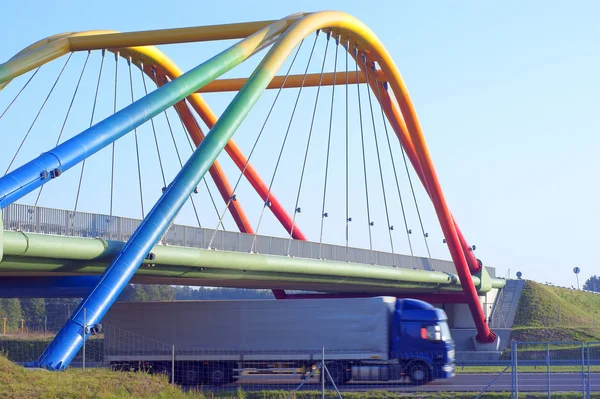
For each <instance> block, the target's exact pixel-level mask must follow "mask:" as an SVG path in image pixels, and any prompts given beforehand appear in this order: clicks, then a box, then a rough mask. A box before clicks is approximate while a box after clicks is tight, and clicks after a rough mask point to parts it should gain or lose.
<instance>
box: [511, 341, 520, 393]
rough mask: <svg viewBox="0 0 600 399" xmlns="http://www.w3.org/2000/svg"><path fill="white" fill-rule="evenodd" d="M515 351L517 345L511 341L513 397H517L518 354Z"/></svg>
mask: <svg viewBox="0 0 600 399" xmlns="http://www.w3.org/2000/svg"><path fill="white" fill-rule="evenodd" d="M517 351H518V345H517V341H513V351H512V352H513V372H514V374H513V376H514V377H513V378H514V382H513V387H514V391H513V392H514V396H513V397H514V399H519V371H518V368H519V363H518V356H517Z"/></svg>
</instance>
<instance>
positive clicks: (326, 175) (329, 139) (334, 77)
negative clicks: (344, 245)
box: [319, 36, 340, 259]
mask: <svg viewBox="0 0 600 399" xmlns="http://www.w3.org/2000/svg"><path fill="white" fill-rule="evenodd" d="M339 45H340V37H339V36H338V37H337V38H336V39H335V62H334V64H333V86H332V87H331V107H330V112H329V132H328V135H327V157H326V160H325V181H324V182H323V206H322V207H321V233H320V235H319V259H323V226H324V222H325V217H326V216H325V215H326V213H325V202H326V201H325V200H326V198H327V178H328V177H329V173H328V172H329V155H330V149H331V131H332V128H333V104H334V99H335V79H336V76H337V61H338V49H339ZM319 83H320V82H319Z"/></svg>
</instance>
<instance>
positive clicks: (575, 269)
mask: <svg viewBox="0 0 600 399" xmlns="http://www.w3.org/2000/svg"><path fill="white" fill-rule="evenodd" d="M580 271H581V269H579V268H578V267H577V266H575V267H574V268H573V273H575V277H577V290H578V291H579V272H580Z"/></svg>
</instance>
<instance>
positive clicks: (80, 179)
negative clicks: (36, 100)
mask: <svg viewBox="0 0 600 399" xmlns="http://www.w3.org/2000/svg"><path fill="white" fill-rule="evenodd" d="M105 56H106V50H104V49H103V50H102V61H101V62H100V72H99V73H98V82H97V83H96V93H95V94H94V105H93V107H92V116H91V118H90V127H91V126H92V125H93V124H94V114H95V113H96V102H97V101H98V91H99V90H100V80H101V78H102V68H103V67H104V58H105ZM85 161H86V159H84V160H83V162H82V163H81V173H80V174H79V185H78V186H77V196H76V197H75V206H74V208H73V212H77V205H79V194H80V193H81V183H82V181H83V171H84V170H85Z"/></svg>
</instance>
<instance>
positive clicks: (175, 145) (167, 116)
mask: <svg viewBox="0 0 600 399" xmlns="http://www.w3.org/2000/svg"><path fill="white" fill-rule="evenodd" d="M163 112H164V114H165V119H166V121H167V126H168V127H169V132H170V133H171V139H172V140H173V147H175V153H176V154H177V160H178V161H179V166H180V167H181V168H183V161H182V160H181V155H180V153H179V147H177V141H176V140H175V134H174V133H173V127H172V126H171V121H170V119H169V114H168V113H167V110H166V109H165V110H164V111H163ZM180 120H181V119H180ZM181 126H182V127H183V129H184V130H183V133H184V135H185V136H186V137H188V143H189V144H190V149H191V150H192V154H193V153H194V147H193V145H192V143H191V141H189V140H190V138H189V135H188V134H186V133H185V125H184V124H183V121H182V120H181ZM202 180H204V182H205V183H206V179H205V178H204V177H203V178H202ZM206 189H207V191H208V195H209V196H210V199H211V201H212V203H213V206H214V208H215V210H217V205H216V204H215V200H214V198H213V196H212V193H211V192H210V190H209V189H208V184H206ZM194 191H195V192H198V188H196V189H195V190H194ZM190 201H191V203H192V207H193V208H194V214H195V215H196V221H197V222H198V227H202V224H201V223H200V217H199V216H198V210H197V209H196V203H195V202H194V198H193V197H192V195H190ZM217 216H218V210H217ZM223 229H225V228H223Z"/></svg>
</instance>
